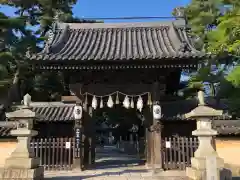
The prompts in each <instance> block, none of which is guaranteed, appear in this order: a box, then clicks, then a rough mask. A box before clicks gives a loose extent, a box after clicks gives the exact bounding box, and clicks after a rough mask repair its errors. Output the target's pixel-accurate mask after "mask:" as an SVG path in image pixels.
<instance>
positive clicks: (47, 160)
mask: <svg viewBox="0 0 240 180" xmlns="http://www.w3.org/2000/svg"><path fill="white" fill-rule="evenodd" d="M31 148H33V150H34V153H35V156H36V157H38V158H40V165H41V166H43V167H44V169H45V170H51V171H52V170H71V169H72V165H73V159H74V138H33V139H32V140H31Z"/></svg>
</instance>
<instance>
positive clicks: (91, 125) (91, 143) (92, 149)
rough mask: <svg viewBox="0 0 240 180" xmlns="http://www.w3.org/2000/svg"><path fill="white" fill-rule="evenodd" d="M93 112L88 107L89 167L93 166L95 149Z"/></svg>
mask: <svg viewBox="0 0 240 180" xmlns="http://www.w3.org/2000/svg"><path fill="white" fill-rule="evenodd" d="M95 112H96V111H95V110H94V109H93V108H92V107H89V117H90V118H89V120H90V121H89V128H90V129H89V130H90V131H89V165H90V166H91V167H93V166H94V164H95V149H96V140H95V139H96V137H95Z"/></svg>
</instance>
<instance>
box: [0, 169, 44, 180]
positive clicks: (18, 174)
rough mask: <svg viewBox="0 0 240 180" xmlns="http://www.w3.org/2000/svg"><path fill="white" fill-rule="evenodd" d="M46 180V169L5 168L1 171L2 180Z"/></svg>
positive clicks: (0, 178) (0, 179)
mask: <svg viewBox="0 0 240 180" xmlns="http://www.w3.org/2000/svg"><path fill="white" fill-rule="evenodd" d="M9 179H11V180H15V179H16V180H17V179H26V180H44V168H43V167H37V168H34V169H24V168H22V169H20V168H16V169H15V168H4V169H0V180H9Z"/></svg>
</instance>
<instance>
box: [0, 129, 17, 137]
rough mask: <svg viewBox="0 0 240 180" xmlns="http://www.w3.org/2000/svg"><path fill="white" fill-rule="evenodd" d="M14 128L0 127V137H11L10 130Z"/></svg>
mask: <svg viewBox="0 0 240 180" xmlns="http://www.w3.org/2000/svg"><path fill="white" fill-rule="evenodd" d="M12 129H15V128H14V127H0V137H11V136H12V135H11V134H10V131H11V130H12Z"/></svg>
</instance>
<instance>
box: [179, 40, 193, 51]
mask: <svg viewBox="0 0 240 180" xmlns="http://www.w3.org/2000/svg"><path fill="white" fill-rule="evenodd" d="M179 51H180V52H183V53H185V52H191V51H192V49H191V48H190V46H189V45H188V43H187V42H186V41H182V43H181V45H180V47H179Z"/></svg>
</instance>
